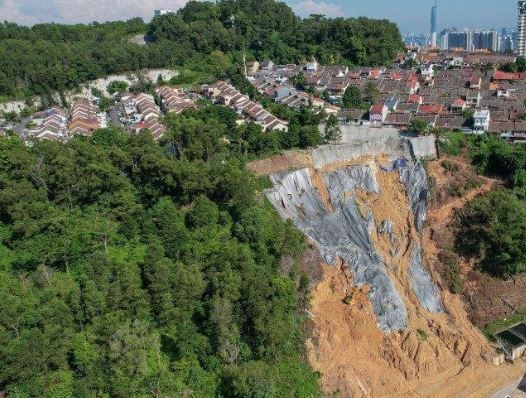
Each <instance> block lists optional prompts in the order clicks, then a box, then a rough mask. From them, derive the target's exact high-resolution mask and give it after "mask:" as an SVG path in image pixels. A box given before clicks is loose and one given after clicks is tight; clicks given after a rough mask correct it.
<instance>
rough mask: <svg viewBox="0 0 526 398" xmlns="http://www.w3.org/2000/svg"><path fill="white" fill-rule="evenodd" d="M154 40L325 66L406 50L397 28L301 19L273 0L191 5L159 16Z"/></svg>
mask: <svg viewBox="0 0 526 398" xmlns="http://www.w3.org/2000/svg"><path fill="white" fill-rule="evenodd" d="M148 35H149V37H150V38H151V40H154V41H155V42H161V41H163V40H167V39H169V40H176V41H179V42H181V43H184V44H185V45H186V46H187V47H188V48H189V49H191V50H193V51H196V52H198V53H210V52H211V51H213V50H218V49H219V50H221V51H223V52H225V53H226V52H230V51H240V50H244V49H246V50H247V51H248V53H249V55H251V56H252V57H255V58H256V59H258V60H263V59H272V60H274V61H275V62H279V63H297V62H300V61H305V60H310V59H312V58H316V59H318V60H319V61H321V62H322V63H324V64H331V63H347V64H356V65H372V64H389V63H390V62H391V61H392V59H393V58H394V56H395V55H396V54H397V53H398V52H399V51H400V50H402V49H403V44H402V40H401V36H400V32H399V31H398V27H397V26H396V24H394V23H392V22H389V21H387V20H372V19H368V18H357V19H355V18H334V19H331V18H326V17H325V16H323V15H312V16H310V17H308V18H306V19H301V18H299V17H298V16H296V15H295V14H294V13H293V11H292V9H291V8H290V7H289V6H287V5H286V4H285V3H282V2H276V1H274V0H240V1H233V0H222V1H219V2H218V3H217V4H214V3H212V2H199V1H191V2H189V3H188V4H187V5H186V6H185V7H184V8H182V9H181V10H179V12H178V13H177V14H169V15H164V16H160V17H157V18H154V19H153V21H152V23H151V24H150V27H149V31H148Z"/></svg>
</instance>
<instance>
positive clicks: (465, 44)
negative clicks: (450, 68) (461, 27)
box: [447, 0, 526, 51]
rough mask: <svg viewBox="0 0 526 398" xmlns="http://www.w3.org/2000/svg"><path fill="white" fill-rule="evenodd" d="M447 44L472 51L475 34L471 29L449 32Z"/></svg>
mask: <svg viewBox="0 0 526 398" xmlns="http://www.w3.org/2000/svg"><path fill="white" fill-rule="evenodd" d="M525 1H526V0H525ZM447 45H448V49H452V48H462V49H464V50H467V51H471V50H473V34H472V32H470V31H469V30H465V31H463V32H449V34H448V40H447Z"/></svg>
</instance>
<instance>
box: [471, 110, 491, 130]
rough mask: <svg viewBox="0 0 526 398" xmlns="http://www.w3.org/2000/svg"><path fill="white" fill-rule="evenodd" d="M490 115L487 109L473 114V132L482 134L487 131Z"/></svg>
mask: <svg viewBox="0 0 526 398" xmlns="http://www.w3.org/2000/svg"><path fill="white" fill-rule="evenodd" d="M489 122H490V113H489V110H488V109H483V110H481V111H477V112H475V114H474V115H473V130H474V131H475V132H476V133H479V134H482V133H485V132H486V131H488V130H489Z"/></svg>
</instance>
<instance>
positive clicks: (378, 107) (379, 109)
mask: <svg viewBox="0 0 526 398" xmlns="http://www.w3.org/2000/svg"><path fill="white" fill-rule="evenodd" d="M388 113H389V109H388V108H387V106H386V105H385V103H384V102H377V103H376V104H374V105H373V106H371V109H369V121H371V122H373V123H375V122H377V123H383V122H384V120H385V118H386V117H387V114H388Z"/></svg>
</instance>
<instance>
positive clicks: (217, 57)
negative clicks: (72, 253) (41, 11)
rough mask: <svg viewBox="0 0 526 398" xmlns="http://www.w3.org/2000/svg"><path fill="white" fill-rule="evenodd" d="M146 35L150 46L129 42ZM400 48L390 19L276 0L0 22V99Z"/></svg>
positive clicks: (380, 57) (377, 56) (367, 58)
mask: <svg viewBox="0 0 526 398" xmlns="http://www.w3.org/2000/svg"><path fill="white" fill-rule="evenodd" d="M138 34H146V37H147V39H148V42H149V43H148V44H147V45H143V46H141V45H138V44H135V43H132V42H131V41H130V39H131V38H132V37H133V36H135V35H138ZM402 48H403V45H402V40H401V36H400V33H399V31H398V27H397V26H396V25H395V24H394V23H391V22H389V21H386V20H382V21H379V20H372V19H367V18H358V19H353V18H348V19H344V18H336V19H330V18H326V17H324V16H321V15H313V16H310V17H309V18H305V19H301V18H299V17H298V16H296V15H294V13H293V12H292V10H291V8H290V7H288V6H287V5H286V4H285V3H280V2H275V1H273V0H240V1H232V0H222V1H218V2H217V4H216V3H212V2H200V1H190V2H189V3H187V5H186V6H185V7H184V8H182V9H180V10H179V11H178V12H177V14H169V15H164V16H160V17H156V18H154V19H153V21H152V22H151V23H149V24H146V23H144V22H143V21H142V20H141V19H139V18H135V19H132V20H130V21H127V22H109V23H103V24H99V23H92V24H90V25H71V26H70V25H58V24H39V25H35V26H33V27H31V28H28V27H24V26H19V25H16V24H14V23H8V22H5V23H3V24H0V100H1V99H2V98H21V99H30V98H31V96H34V95H40V96H49V95H50V94H51V93H53V92H55V91H59V92H61V91H65V90H69V89H74V88H76V87H77V86H78V85H79V84H80V83H84V82H86V81H89V80H93V79H96V78H99V77H103V76H105V75H108V74H113V73H123V72H133V71H138V70H140V69H144V68H155V67H169V68H178V69H182V70H183V71H186V70H189V71H190V72H193V73H195V72H198V74H199V75H204V76H208V77H209V78H210V79H217V78H219V77H224V76H225V74H227V73H229V71H231V70H232V69H234V70H236V68H238V66H239V64H240V62H241V52H242V51H245V52H246V54H247V58H248V59H258V60H263V59H267V58H270V59H273V60H274V61H275V62H280V63H290V62H300V61H304V60H310V59H312V58H313V57H315V58H317V59H318V60H319V61H321V62H322V63H326V64H329V63H345V64H349V65H373V64H389V63H390V62H391V60H392V59H393V57H394V56H395V55H396V54H397V53H398V52H399V51H400V50H401V49H402Z"/></svg>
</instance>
